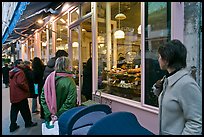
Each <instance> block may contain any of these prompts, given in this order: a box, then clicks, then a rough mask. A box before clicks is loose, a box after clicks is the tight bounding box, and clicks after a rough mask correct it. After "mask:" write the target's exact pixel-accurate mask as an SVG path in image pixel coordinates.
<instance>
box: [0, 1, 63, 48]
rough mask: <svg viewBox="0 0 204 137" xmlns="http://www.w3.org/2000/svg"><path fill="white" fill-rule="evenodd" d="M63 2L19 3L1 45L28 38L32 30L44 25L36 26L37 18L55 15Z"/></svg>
mask: <svg viewBox="0 0 204 137" xmlns="http://www.w3.org/2000/svg"><path fill="white" fill-rule="evenodd" d="M63 3H64V2H19V3H18V5H17V6H18V7H17V8H16V10H15V12H14V15H13V18H12V20H11V23H10V25H9V27H8V28H7V30H6V31H5V33H4V35H3V38H2V44H3V45H6V44H8V43H10V42H12V41H14V40H16V39H19V38H20V37H22V36H25V35H26V36H29V35H30V34H32V33H33V31H31V30H32V29H38V28H41V27H42V25H44V24H41V25H39V24H37V23H36V22H37V20H38V19H39V18H45V17H48V16H49V15H50V14H57V10H56V9H58V8H59V7H60V6H61V5H62V4H63Z"/></svg>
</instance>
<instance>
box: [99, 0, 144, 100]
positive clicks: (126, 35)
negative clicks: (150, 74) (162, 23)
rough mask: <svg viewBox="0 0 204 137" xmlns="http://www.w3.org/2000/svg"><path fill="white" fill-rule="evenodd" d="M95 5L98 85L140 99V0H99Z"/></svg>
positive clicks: (115, 93)
mask: <svg viewBox="0 0 204 137" xmlns="http://www.w3.org/2000/svg"><path fill="white" fill-rule="evenodd" d="M97 8H98V9H97V10H98V19H97V20H98V37H97V40H98V89H101V90H102V91H103V92H105V93H108V94H112V95H116V96H120V97H123V98H127V99H131V100H134V101H141V68H140V67H141V56H140V55H141V49H140V48H141V32H140V31H138V28H140V25H141V3H140V2H107V3H106V2H100V3H98V5H97ZM121 32H122V33H121Z"/></svg>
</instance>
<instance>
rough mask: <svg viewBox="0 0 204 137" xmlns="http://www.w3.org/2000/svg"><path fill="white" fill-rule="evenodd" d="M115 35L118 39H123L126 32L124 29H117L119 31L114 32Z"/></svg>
mask: <svg viewBox="0 0 204 137" xmlns="http://www.w3.org/2000/svg"><path fill="white" fill-rule="evenodd" d="M114 37H115V38H116V39H123V38H125V33H124V31H122V30H117V31H116V32H115V33H114Z"/></svg>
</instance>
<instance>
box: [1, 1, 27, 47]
mask: <svg viewBox="0 0 204 137" xmlns="http://www.w3.org/2000/svg"><path fill="white" fill-rule="evenodd" d="M28 4H29V2H18V4H17V6H16V10H15V12H14V14H13V17H12V19H11V21H10V24H9V26H8V27H7V29H6V31H5V33H4V35H3V38H2V44H3V43H4V42H5V41H6V39H7V38H8V36H9V35H10V34H11V32H12V31H13V29H14V28H15V26H16V24H17V22H18V20H19V19H20V17H21V15H22V14H23V11H24V10H25V9H26V7H27V5H28Z"/></svg>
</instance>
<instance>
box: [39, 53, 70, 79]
mask: <svg viewBox="0 0 204 137" xmlns="http://www.w3.org/2000/svg"><path fill="white" fill-rule="evenodd" d="M62 56H65V57H68V53H67V52H66V51H65V50H58V51H57V52H56V54H55V57H52V58H51V59H50V60H49V61H48V62H47V66H46V67H45V71H44V74H43V80H44V82H45V80H46V78H47V76H48V75H49V74H50V73H51V72H53V71H54V66H55V61H56V59H57V58H58V57H62Z"/></svg>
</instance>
